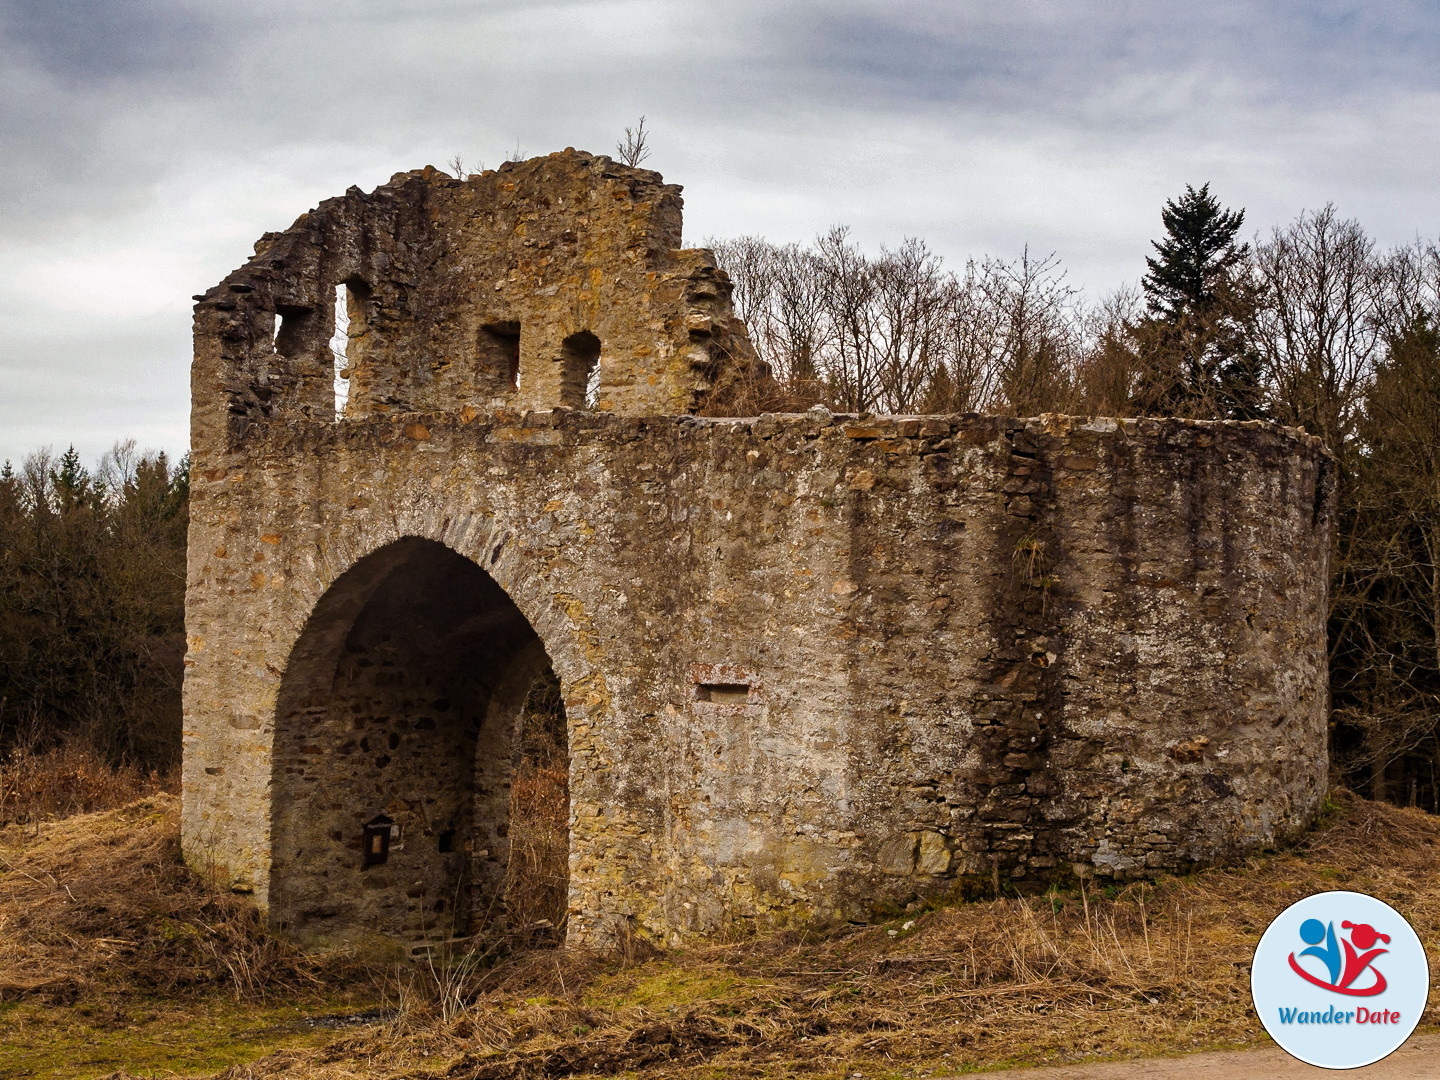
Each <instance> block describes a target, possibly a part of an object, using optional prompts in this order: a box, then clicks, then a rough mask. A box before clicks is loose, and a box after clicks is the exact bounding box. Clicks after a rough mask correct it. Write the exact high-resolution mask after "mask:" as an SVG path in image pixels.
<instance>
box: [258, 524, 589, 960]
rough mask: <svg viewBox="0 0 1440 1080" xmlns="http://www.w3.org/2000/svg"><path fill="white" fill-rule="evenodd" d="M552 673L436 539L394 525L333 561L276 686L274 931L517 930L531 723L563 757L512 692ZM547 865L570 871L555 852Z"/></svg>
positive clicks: (482, 579) (512, 609) (504, 608)
mask: <svg viewBox="0 0 1440 1080" xmlns="http://www.w3.org/2000/svg"><path fill="white" fill-rule="evenodd" d="M553 679H554V674H553V671H552V670H551V666H550V659H549V656H548V655H547V654H546V652H545V647H544V645H543V643H542V642H541V641H540V639H539V637H538V636H537V635H536V634H535V631H534V630H533V629H532V628H531V626H530V624H529V622H528V621H527V620H526V619H525V616H524V615H522V614H521V613H520V610H519V609H518V608H517V607H516V606H515V605H514V604H513V603H512V602H511V600H510V598H509V597H508V596H507V595H506V594H505V592H504V590H503V589H501V588H500V586H499V585H497V584H496V583H495V580H494V579H493V578H491V577H490V575H489V574H487V573H485V571H483V570H481V569H480V568H479V567H478V566H477V565H476V564H475V563H474V562H472V561H470V560H469V559H466V558H464V557H463V556H461V555H458V554H456V553H455V552H453V551H451V550H450V549H449V548H447V547H445V546H444V545H443V544H438V543H435V542H434V541H431V540H422V539H419V538H413V537H407V538H405V539H402V540H397V541H395V542H393V543H391V544H387V545H386V546H385V547H383V548H381V549H380V550H379V551H376V552H374V553H372V554H370V555H367V556H366V557H365V558H363V559H361V560H360V561H359V562H357V563H356V564H355V565H354V566H353V567H351V568H350V569H349V570H347V571H346V572H345V573H344V574H342V575H341V576H340V578H339V579H337V580H336V582H335V583H334V584H333V585H331V586H330V588H329V589H328V590H327V591H326V593H325V595H324V596H323V597H321V599H320V602H319V603H318V604H317V605H316V606H315V610H314V612H313V614H312V615H311V616H310V619H309V621H308V622H307V623H306V626H305V630H304V632H303V633H301V635H300V638H299V640H298V641H296V643H295V647H294V649H293V650H292V651H291V654H290V660H289V662H288V663H287V664H286V667H285V674H284V677H283V678H282V679H281V682H280V688H279V693H278V695H277V698H276V705H275V736H274V747H273V750H272V769H273V779H272V781H271V787H270V802H271V810H270V814H271V823H272V825H271V827H272V834H271V863H270V897H269V899H270V914H271V918H272V920H274V922H275V923H276V924H277V926H278V928H279V929H281V930H286V931H289V932H291V933H292V934H294V935H295V936H296V937H299V938H301V939H302V940H310V941H327V940H330V939H332V938H333V937H335V936H337V931H338V936H340V937H343V938H355V937H363V936H365V935H375V936H382V937H386V938H389V939H391V940H395V939H399V940H401V941H406V942H411V943H414V946H415V947H423V944H424V943H425V942H427V941H433V940H435V939H436V938H437V937H441V938H450V937H455V936H462V937H465V936H471V935H472V934H474V933H483V932H485V931H486V929H494V928H498V927H502V926H505V927H506V928H507V929H528V927H521V928H517V927H513V926H506V923H507V921H508V920H507V918H506V917H507V916H509V915H511V914H512V912H511V911H510V910H509V908H508V906H507V904H506V895H505V886H506V879H507V876H513V875H507V869H510V868H511V860H510V833H511V821H510V817H511V807H510V792H511V779H512V776H513V775H514V772H515V767H516V765H517V764H519V762H520V759H521V754H522V752H523V750H524V748H525V744H526V741H527V740H526V736H527V734H528V735H529V736H530V741H532V742H533V741H534V740H535V739H536V737H537V736H540V737H543V736H547V735H548V736H549V737H550V738H551V739H552V740H553V742H554V743H555V746H554V747H553V749H554V750H557V751H559V752H560V754H561V756H562V757H563V751H564V742H565V730H564V726H563V716H562V718H561V719H562V723H561V724H560V725H559V727H558V730H555V731H553V732H544V731H534V730H531V731H529V732H527V730H526V721H527V720H528V721H529V724H530V726H531V728H532V729H533V728H535V727H536V726H539V725H540V724H543V722H544V721H545V720H547V719H548V717H547V716H546V715H545V714H544V713H538V714H537V711H536V710H535V709H534V708H533V707H532V708H531V709H529V710H527V709H526V708H525V705H526V703H527V700H531V695H532V691H533V690H535V689H536V688H537V687H542V688H543V687H545V686H546V685H548V684H549V683H550V682H551V681H552V680H553ZM357 813H358V815H359V816H360V817H362V818H363V819H364V822H363V823H362V824H361V826H360V828H359V829H358V830H357V829H356V817H357ZM522 828H523V823H522ZM543 869H545V870H548V871H550V872H551V873H552V874H558V876H559V877H560V879H561V880H562V881H563V880H564V878H565V876H566V869H567V868H566V866H565V865H564V864H563V863H562V864H561V865H559V866H558V867H545V868H543ZM563 913H564V912H563V907H562V909H561V911H560V912H559V914H560V915H563ZM526 914H528V915H534V914H535V913H533V912H527V913H526ZM545 921H546V922H547V923H549V924H551V925H555V923H556V920H555V918H554V917H551V918H549V919H547V920H545Z"/></svg>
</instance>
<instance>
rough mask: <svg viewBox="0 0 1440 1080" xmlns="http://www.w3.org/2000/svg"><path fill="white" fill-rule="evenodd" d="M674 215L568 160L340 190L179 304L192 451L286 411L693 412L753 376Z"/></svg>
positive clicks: (654, 187) (710, 263)
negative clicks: (735, 378)
mask: <svg viewBox="0 0 1440 1080" xmlns="http://www.w3.org/2000/svg"><path fill="white" fill-rule="evenodd" d="M682 205H683V203H682V200H681V197H680V188H679V186H678V185H675V184H666V183H665V182H664V180H663V179H662V178H661V176H660V174H659V173H656V172H652V171H650V170H647V169H635V168H629V167H627V166H624V165H620V164H617V163H616V162H614V161H612V160H610V159H609V158H606V157H596V156H593V155H590V154H586V153H582V152H579V151H575V150H573V149H567V150H565V151H563V152H561V153H556V154H550V155H548V156H547V157H541V158H532V159H531V160H529V161H523V162H507V163H506V164H504V165H502V166H501V167H500V168H499V169H497V170H493V171H487V172H484V173H481V174H478V175H471V176H470V177H468V178H465V179H455V178H452V177H450V176H448V175H446V174H445V173H443V172H440V171H438V170H436V169H434V168H430V167H427V168H425V169H422V170H418V171H415V172H408V173H397V174H396V175H395V176H393V177H392V178H391V179H390V181H389V182H388V183H386V184H383V185H381V186H380V187H378V188H376V189H375V190H374V191H373V192H370V193H368V194H367V193H365V192H362V191H361V190H360V189H359V188H355V187H352V188H351V189H350V190H349V191H347V192H346V193H345V194H344V195H342V196H340V197H338V198H334V199H328V200H326V201H325V202H323V203H321V204H320V205H319V206H318V207H316V208H315V209H314V210H311V211H310V212H308V213H306V214H302V215H301V216H300V217H299V218H298V219H297V220H296V222H295V223H294V224H293V225H292V226H291V227H290V228H289V229H287V230H286V231H284V232H281V233H267V234H265V235H264V236H263V237H262V238H261V239H260V241H259V242H258V243H257V244H256V245H255V256H254V257H253V258H252V259H250V260H249V261H248V262H247V263H246V264H245V265H244V266H242V267H241V268H239V269H238V270H236V271H235V272H234V273H232V274H230V275H229V276H228V277H227V278H226V279H225V280H224V281H222V282H221V283H220V284H219V285H216V286H215V287H214V288H212V289H210V290H208V291H207V292H206V293H204V294H203V295H201V296H199V297H197V298H196V300H197V303H196V305H195V337H196V342H195V345H196V348H195V368H194V376H193V385H192V392H193V395H194V406H195V407H194V413H193V416H194V430H193V432H192V436H193V440H194V443H193V444H194V445H195V446H196V447H197V448H200V449H203V448H205V447H208V446H216V445H219V446H230V445H234V444H235V442H236V440H238V439H241V438H243V437H244V435H245V432H246V431H248V430H249V429H251V428H252V427H253V426H255V425H257V424H259V425H267V424H269V423H270V422H271V421H272V420H274V419H284V418H286V417H305V418H310V419H332V418H333V419H341V418H344V419H350V418H362V417H366V416H372V415H377V414H379V415H383V414H389V413H407V412H437V413H461V414H465V413H467V411H468V414H469V415H476V414H478V413H481V412H488V411H493V410H494V409H497V408H510V409H548V408H554V407H556V406H564V407H570V408H576V409H584V408H591V409H595V410H598V411H603V412H614V413H620V414H630V415H644V414H683V413H691V412H694V411H696V410H697V409H698V408H700V407H701V405H702V404H703V402H704V401H705V398H706V395H707V394H708V393H710V392H711V390H712V389H713V387H714V386H715V385H716V382H717V380H719V379H720V378H721V376H722V375H724V374H726V373H727V372H732V373H733V372H734V371H737V370H743V371H746V372H750V371H758V370H759V367H758V361H757V359H756V357H755V353H754V350H753V348H752V347H751V345H750V342H749V338H748V336H747V335H746V332H745V328H744V325H743V324H742V323H741V322H740V321H739V320H738V319H737V318H735V316H734V313H733V310H732V308H731V304H730V292H731V286H730V282H729V279H728V278H727V277H726V275H725V274H724V272H723V271H721V270H719V269H718V268H717V267H716V265H715V260H714V257H713V256H712V255H711V253H710V252H708V251H705V250H700V249H694V250H685V249H682V248H681V246H680V245H681V209H682ZM337 298H338V304H339V307H340V311H341V312H342V314H343V316H346V317H348V328H346V332H345V333H344V335H343V336H342V337H340V338H338V339H337V341H336V343H335V346H334V347H333V348H332V338H336V326H337V321H341V320H337V314H336V309H337ZM337 357H338V359H337ZM337 403H338V404H337Z"/></svg>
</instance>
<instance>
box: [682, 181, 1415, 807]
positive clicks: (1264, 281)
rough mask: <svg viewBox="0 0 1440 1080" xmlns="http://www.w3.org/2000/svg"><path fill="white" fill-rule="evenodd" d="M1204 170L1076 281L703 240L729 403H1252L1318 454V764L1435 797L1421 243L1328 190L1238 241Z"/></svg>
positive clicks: (825, 243)
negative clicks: (1121, 270) (1321, 493)
mask: <svg viewBox="0 0 1440 1080" xmlns="http://www.w3.org/2000/svg"><path fill="white" fill-rule="evenodd" d="M1244 218H1245V215H1244V211H1243V210H1231V209H1227V208H1225V207H1223V206H1222V205H1221V203H1220V201H1219V200H1218V199H1217V198H1216V197H1215V196H1214V195H1213V194H1212V193H1211V192H1210V189H1209V185H1205V186H1202V187H1200V188H1199V189H1198V190H1197V189H1195V188H1193V187H1187V188H1186V190H1185V192H1184V193H1183V194H1182V195H1181V196H1179V197H1178V198H1176V199H1172V200H1170V201H1169V202H1167V203H1166V204H1165V206H1164V208H1163V209H1162V211H1161V224H1162V226H1163V229H1164V233H1163V235H1162V236H1161V238H1160V239H1159V240H1156V241H1154V242H1152V244H1151V247H1152V249H1153V250H1152V252H1151V254H1150V255H1149V257H1148V258H1147V260H1146V263H1147V270H1146V273H1145V274H1144V276H1143V278H1142V279H1141V281H1140V283H1139V285H1138V286H1136V287H1131V288H1121V289H1118V290H1116V291H1115V292H1113V293H1111V294H1109V295H1106V296H1103V297H1101V298H1099V299H1096V300H1089V299H1087V298H1086V297H1085V296H1084V294H1083V293H1082V292H1081V291H1080V290H1078V289H1076V288H1074V287H1073V286H1072V285H1070V284H1069V283H1068V282H1067V281H1066V275H1065V271H1064V268H1063V266H1062V265H1061V263H1060V261H1059V260H1058V259H1057V258H1056V256H1055V255H1053V254H1049V255H1044V256H1036V255H1035V254H1033V253H1032V252H1030V251H1029V250H1028V249H1025V250H1023V251H1022V252H1021V254H1020V257H1019V258H1018V259H1015V260H1013V261H1005V260H1002V259H995V258H986V259H982V260H971V261H968V262H967V263H966V264H965V265H964V267H963V268H961V269H960V270H959V271H958V272H957V271H955V270H952V269H950V268H947V267H946V266H945V265H944V263H943V261H942V260H941V258H940V257H939V256H938V255H936V254H935V253H934V252H932V251H931V250H929V248H928V247H927V246H926V244H925V243H924V241H923V240H920V239H917V238H909V239H906V240H905V241H903V242H902V243H901V244H900V245H899V246H897V247H894V248H881V249H880V251H879V253H878V254H873V255H872V254H867V253H866V252H865V251H863V250H862V249H861V248H860V246H859V245H858V244H856V243H855V242H854V240H853V239H852V238H851V236H850V233H849V231H848V230H847V229H846V228H844V227H835V228H832V229H830V230H829V231H828V232H825V233H823V234H822V235H820V236H819V237H818V238H817V239H816V240H815V241H814V242H813V243H810V244H793V243H792V244H775V243H771V242H770V241H767V240H765V239H763V238H761V237H755V236H742V237H739V238H737V239H729V240H714V241H709V242H708V243H709V244H710V246H711V247H713V249H714V250H715V253H716V257H717V259H718V261H719V263H720V265H721V267H722V268H724V269H725V270H726V271H727V272H728V273H729V275H730V277H731V280H732V281H733V283H734V286H735V292H734V300H735V306H736V310H737V313H738V314H739V315H740V316H741V317H742V318H744V319H745V321H746V323H747V324H748V325H749V327H750V333H751V337H752V339H753V341H754V343H755V347H756V350H757V352H758V353H759V355H760V358H761V360H762V361H763V362H764V365H765V367H766V368H767V369H768V370H769V372H770V373H772V374H773V375H774V377H775V381H774V382H773V383H765V384H763V385H759V384H757V386H755V387H749V388H743V389H744V391H745V392H742V393H737V394H734V395H732V396H733V397H734V398H738V399H740V400H742V401H743V403H744V405H745V406H746V409H745V411H751V412H755V411H762V410H765V409H775V408H804V407H806V406H807V405H809V404H811V403H813V402H817V401H818V402H821V403H823V404H826V405H828V406H829V407H831V408H833V409H838V410H843V411H846V412H877V413H915V412H921V413H929V412H938V413H948V412H995V413H1008V414H1013V415H1021V416H1026V415H1035V414H1038V413H1042V412H1068V413H1079V414H1091V415H1108V416H1183V417H1191V418H1196V419H1263V420H1272V421H1276V422H1278V423H1282V424H1287V425H1292V426H1297V427H1302V428H1304V429H1305V430H1307V431H1309V432H1311V433H1312V434H1315V435H1318V436H1320V437H1321V438H1323V439H1324V440H1325V442H1326V444H1327V445H1328V446H1329V447H1330V449H1331V450H1332V452H1333V453H1334V454H1335V457H1336V460H1337V464H1338V471H1339V482H1338V488H1337V491H1338V506H1337V510H1338V513H1337V531H1336V537H1335V547H1334V553H1333V560H1332V574H1333V576H1332V580H1331V596H1330V604H1331V608H1330V622H1329V639H1330V669H1331V694H1332V724H1331V736H1332V737H1331V748H1332V756H1333V763H1334V767H1335V773H1336V776H1335V778H1336V779H1338V780H1340V781H1341V782H1344V783H1346V784H1348V785H1350V786H1352V787H1355V788H1358V789H1359V790H1361V791H1364V792H1366V793H1369V794H1370V795H1372V796H1374V797H1377V798H1389V799H1392V800H1394V801H1399V802H1407V803H1410V804H1414V805H1421V806H1424V807H1425V808H1427V809H1430V810H1432V811H1437V812H1440V776H1437V762H1440V336H1437V318H1440V245H1437V244H1436V243H1434V242H1425V241H1419V240H1417V241H1416V242H1415V243H1412V244H1409V245H1404V246H1400V247H1393V248H1382V247H1381V246H1380V245H1378V244H1377V243H1376V242H1375V241H1374V239H1373V238H1371V237H1370V236H1369V235H1368V234H1367V233H1366V231H1365V230H1364V228H1363V227H1362V226H1361V225H1360V224H1359V223H1358V222H1356V221H1354V220H1350V219H1346V218H1344V217H1342V216H1341V215H1340V214H1339V213H1338V212H1337V211H1336V210H1335V208H1334V207H1333V206H1325V207H1323V208H1321V209H1319V210H1314V211H1306V212H1303V213H1301V214H1300V215H1299V216H1298V217H1296V218H1295V220H1294V221H1292V222H1290V223H1289V224H1288V225H1284V226H1277V227H1275V228H1272V229H1271V230H1270V232H1269V233H1268V234H1265V235H1257V236H1255V237H1254V238H1253V239H1252V240H1251V241H1250V242H1244V241H1242V239H1241V230H1242V228H1243V225H1244Z"/></svg>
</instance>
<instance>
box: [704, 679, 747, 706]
mask: <svg viewBox="0 0 1440 1080" xmlns="http://www.w3.org/2000/svg"><path fill="white" fill-rule="evenodd" d="M695 700H696V701H713V702H714V703H715V704H717V705H744V704H747V703H748V702H749V701H750V684H749V683H697V684H696V686H695Z"/></svg>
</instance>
